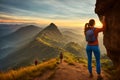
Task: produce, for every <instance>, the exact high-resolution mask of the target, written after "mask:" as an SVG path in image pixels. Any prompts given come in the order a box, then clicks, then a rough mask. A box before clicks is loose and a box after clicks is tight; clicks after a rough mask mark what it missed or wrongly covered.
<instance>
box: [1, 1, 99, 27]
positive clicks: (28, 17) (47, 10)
mask: <svg viewBox="0 0 120 80" xmlns="http://www.w3.org/2000/svg"><path fill="white" fill-rule="evenodd" d="M95 2H96V0H0V23H35V24H39V25H42V26H46V25H48V24H50V23H51V22H53V23H55V24H56V25H58V26H61V27H82V26H84V24H85V23H86V22H88V21H89V19H91V18H93V19H95V20H96V26H101V24H100V22H99V19H98V17H97V15H96V14H95V13H94V8H95Z"/></svg>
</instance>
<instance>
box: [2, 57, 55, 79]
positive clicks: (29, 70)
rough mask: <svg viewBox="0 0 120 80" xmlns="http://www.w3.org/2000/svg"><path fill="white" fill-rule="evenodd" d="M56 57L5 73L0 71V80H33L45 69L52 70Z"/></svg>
mask: <svg viewBox="0 0 120 80" xmlns="http://www.w3.org/2000/svg"><path fill="white" fill-rule="evenodd" d="M56 65H57V64H56V59H51V60H49V61H47V62H44V63H41V64H38V65H37V66H35V65H32V66H29V67H22V68H20V69H18V70H10V71H8V72H6V73H0V80H33V79H34V78H35V77H38V76H41V75H42V74H44V72H46V71H47V70H53V69H55V67H56Z"/></svg>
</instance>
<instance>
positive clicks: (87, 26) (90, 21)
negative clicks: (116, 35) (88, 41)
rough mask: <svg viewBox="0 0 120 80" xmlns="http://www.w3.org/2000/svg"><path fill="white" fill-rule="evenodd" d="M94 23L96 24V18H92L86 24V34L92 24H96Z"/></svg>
mask: <svg viewBox="0 0 120 80" xmlns="http://www.w3.org/2000/svg"><path fill="white" fill-rule="evenodd" d="M94 24H95V20H94V19H90V20H89V23H86V24H85V27H84V34H85V33H86V31H87V30H89V29H91V26H94Z"/></svg>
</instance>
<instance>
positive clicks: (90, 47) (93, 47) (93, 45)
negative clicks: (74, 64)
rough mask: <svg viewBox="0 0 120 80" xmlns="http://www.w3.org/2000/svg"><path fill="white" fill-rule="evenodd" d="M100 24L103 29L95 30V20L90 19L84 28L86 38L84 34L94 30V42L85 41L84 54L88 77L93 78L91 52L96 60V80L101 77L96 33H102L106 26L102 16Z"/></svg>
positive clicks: (99, 79)
mask: <svg viewBox="0 0 120 80" xmlns="http://www.w3.org/2000/svg"><path fill="white" fill-rule="evenodd" d="M101 22H102V24H103V27H102V28H95V27H94V26H95V20H94V19H90V20H89V23H86V24H85V28H84V34H85V36H86V32H87V31H88V30H90V29H94V31H93V32H94V36H95V38H96V39H95V41H93V42H89V41H87V46H86V52H87V57H88V70H89V73H90V77H93V74H92V65H91V63H92V52H93V53H94V56H95V59H96V71H97V74H98V79H97V80H101V79H102V76H101V66H100V49H99V43H98V33H99V32H102V31H104V30H105V28H106V25H105V16H103V19H102V21H101Z"/></svg>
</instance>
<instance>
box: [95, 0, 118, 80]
mask: <svg viewBox="0 0 120 80" xmlns="http://www.w3.org/2000/svg"><path fill="white" fill-rule="evenodd" d="M119 4H120V0H104V1H103V0H96V7H95V13H96V14H97V15H98V17H99V19H100V20H101V17H102V16H103V15H104V16H106V25H107V28H106V30H105V31H104V39H103V40H104V45H105V47H106V49H107V55H108V57H109V58H110V59H111V60H112V61H113V64H114V66H115V67H116V69H120V5H119ZM119 73H120V72H119ZM118 75H119V74H118ZM119 80H120V79H119Z"/></svg>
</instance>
